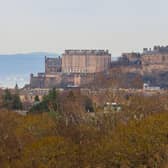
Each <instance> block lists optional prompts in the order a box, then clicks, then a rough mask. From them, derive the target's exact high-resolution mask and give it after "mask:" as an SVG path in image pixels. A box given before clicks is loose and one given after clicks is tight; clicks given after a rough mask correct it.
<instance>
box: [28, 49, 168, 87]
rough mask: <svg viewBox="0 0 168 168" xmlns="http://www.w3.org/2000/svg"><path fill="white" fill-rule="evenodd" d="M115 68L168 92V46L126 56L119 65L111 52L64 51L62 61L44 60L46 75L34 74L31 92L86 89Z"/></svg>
mask: <svg viewBox="0 0 168 168" xmlns="http://www.w3.org/2000/svg"><path fill="white" fill-rule="evenodd" d="M113 67H120V68H121V67H124V68H125V69H124V71H125V72H126V73H132V74H135V73H138V74H139V75H140V76H142V80H143V81H144V83H146V82H147V83H150V84H152V85H154V86H155V85H157V86H160V87H162V88H168V73H167V72H168V46H166V47H164V46H154V48H153V49H147V48H144V49H143V52H142V53H136V52H132V53H123V54H122V56H121V57H119V58H118V60H117V61H116V62H111V54H110V53H109V51H108V50H65V52H64V53H63V54H62V56H61V57H57V58H47V57H45V72H44V73H38V75H37V76H34V75H33V74H31V78H30V88H52V87H69V86H73V87H75V86H84V85H87V84H89V83H91V82H92V81H94V80H95V79H96V78H95V77H96V75H97V74H99V73H101V72H108V71H109V70H110V68H113Z"/></svg>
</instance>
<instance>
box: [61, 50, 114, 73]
mask: <svg viewBox="0 0 168 168" xmlns="http://www.w3.org/2000/svg"><path fill="white" fill-rule="evenodd" d="M110 63H111V54H109V52H108V50H106V51H105V50H66V51H65V53H64V54H63V55H62V72H63V73H97V72H103V71H106V70H108V69H109V67H110Z"/></svg>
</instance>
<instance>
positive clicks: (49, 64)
mask: <svg viewBox="0 0 168 168" xmlns="http://www.w3.org/2000/svg"><path fill="white" fill-rule="evenodd" d="M61 67H62V59H61V57H56V58H47V57H45V74H56V73H57V72H61Z"/></svg>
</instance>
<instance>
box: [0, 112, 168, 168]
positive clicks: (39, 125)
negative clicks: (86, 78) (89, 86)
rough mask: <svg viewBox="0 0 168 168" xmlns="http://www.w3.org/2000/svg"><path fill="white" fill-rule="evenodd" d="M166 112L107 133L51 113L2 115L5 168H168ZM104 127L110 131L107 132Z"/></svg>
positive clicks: (0, 157)
mask: <svg viewBox="0 0 168 168" xmlns="http://www.w3.org/2000/svg"><path fill="white" fill-rule="evenodd" d="M167 121H168V114H167V113H161V114H155V115H152V116H150V117H148V118H146V119H143V120H139V121H137V120H132V121H130V122H128V123H127V125H125V124H122V123H120V124H118V125H117V126H116V127H115V129H108V131H103V129H100V128H99V127H97V126H95V125H93V124H91V123H90V124H89V123H87V124H86V123H81V124H73V123H70V124H69V125H68V126H67V125H66V124H65V121H63V120H58V119H56V118H55V117H53V116H50V115H49V114H48V113H42V114H38V115H29V116H27V117H23V116H19V115H17V114H15V113H13V112H7V111H1V112H0V123H1V124H0V165H1V167H2V168H10V167H11V168H23V167H24V168H43V167H44V168H52V167H53V168H63V167H65V168H112V167H114V168H119V167H123V168H126V167H132V168H134V167H137V168H141V167H149V168H154V167H163V168H164V167H166V166H167V164H168V162H167V159H168V155H167V152H168V148H167V147H168V122H167ZM104 129H106V128H104Z"/></svg>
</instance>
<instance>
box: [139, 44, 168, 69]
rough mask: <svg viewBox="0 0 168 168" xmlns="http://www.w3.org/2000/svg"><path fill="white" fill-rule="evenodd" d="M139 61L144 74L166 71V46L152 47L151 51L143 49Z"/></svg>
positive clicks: (167, 52)
mask: <svg viewBox="0 0 168 168" xmlns="http://www.w3.org/2000/svg"><path fill="white" fill-rule="evenodd" d="M141 61H142V69H143V71H144V72H152V71H168V46H166V47H160V46H154V48H153V50H151V49H147V48H144V51H143V53H142V58H141Z"/></svg>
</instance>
